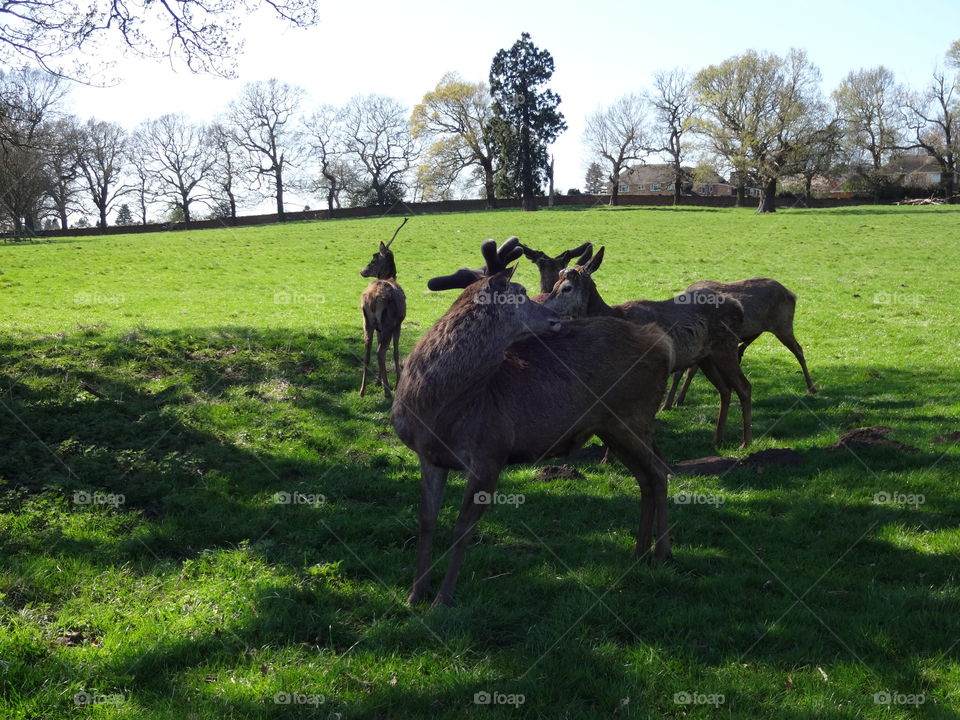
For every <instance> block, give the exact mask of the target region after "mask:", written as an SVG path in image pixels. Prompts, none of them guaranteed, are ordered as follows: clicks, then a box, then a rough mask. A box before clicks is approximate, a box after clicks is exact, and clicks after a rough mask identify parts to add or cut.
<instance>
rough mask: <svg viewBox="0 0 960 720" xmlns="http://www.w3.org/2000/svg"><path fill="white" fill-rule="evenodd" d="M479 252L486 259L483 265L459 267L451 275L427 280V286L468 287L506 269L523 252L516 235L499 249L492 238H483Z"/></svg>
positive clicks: (444, 288) (449, 288) (448, 288)
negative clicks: (471, 267)
mask: <svg viewBox="0 0 960 720" xmlns="http://www.w3.org/2000/svg"><path fill="white" fill-rule="evenodd" d="M480 252H481V254H482V255H483V259H484V260H486V261H487V264H486V265H485V266H484V267H482V268H480V269H479V270H471V269H470V268H460V269H459V270H457V271H456V272H455V273H453V274H451V275H441V276H439V277H435V278H431V279H430V280H428V281H427V287H428V288H430V289H431V290H452V289H454V288H458V289H463V288H465V287H468V286H470V285H472V284H473V283H475V282H476V281H477V280H480V279H482V278H485V277H489V276H490V275H495V274H496V273H498V272H502V271H503V270H506V269H507V265H509V264H510V263H512V262H513V261H514V260H516V259H517V258H518V257H520V256H521V255H522V254H523V247H522V246H521V245H520V238H518V237H511V238H509V239H507V240H505V241H504V242H503V245H501V246H500V248H499V249H498V248H497V243H496V242H495V241H494V240H484V241H483V243H482V244H481V245H480Z"/></svg>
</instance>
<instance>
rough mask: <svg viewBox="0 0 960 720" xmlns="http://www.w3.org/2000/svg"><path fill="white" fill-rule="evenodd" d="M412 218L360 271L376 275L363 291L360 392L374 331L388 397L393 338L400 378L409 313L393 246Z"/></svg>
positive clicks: (363, 274)
mask: <svg viewBox="0 0 960 720" xmlns="http://www.w3.org/2000/svg"><path fill="white" fill-rule="evenodd" d="M408 219H409V218H404V219H403V222H402V223H400V227H398V228H397V229H396V230H395V231H394V233H393V237H392V238H390V242H388V243H387V244H386V245H384V244H383V241H381V242H380V249H379V250H378V251H377V252H375V253H374V254H373V258H372V259H371V260H370V262H369V263H367V266H366V267H365V268H364V269H363V270H361V271H360V277H365V278H374V280H372V281H371V282H370V284H369V285H367V289H366V290H364V291H363V292H362V293H361V294H360V312H361V313H362V314H363V339H364V343H365V347H364V357H363V378H362V379H361V380H360V395H361V396H362V395H363V394H364V393H365V392H366V390H367V371H368V369H369V368H370V346H371V345H372V344H373V333H374V331H376V333H377V362H378V363H379V374H378V376H377V381H378V383H379V384H380V385H382V386H383V394H384V396H385V397H387V398H388V399H389V398H390V397H391V394H390V382H389V381H388V380H387V350H388V349H389V348H390V341H391V340H392V341H393V364H394V367H395V369H396V371H397V380H398V381H399V378H400V349H399V347H398V344H399V342H400V326H401V325H402V324H403V319H404V318H405V317H406V316H407V297H406V295H404V294H403V289H402V288H401V287H400V285H399V284H398V283H397V265H396V263H395V262H394V260H393V252H392V251H391V250H390V246H391V245H392V244H393V241H394V240H395V239H396V237H397V233H398V232H400V228H402V227H403V226H404V225H406V224H407V220H408Z"/></svg>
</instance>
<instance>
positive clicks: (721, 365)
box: [712, 352, 752, 448]
mask: <svg viewBox="0 0 960 720" xmlns="http://www.w3.org/2000/svg"><path fill="white" fill-rule="evenodd" d="M712 360H713V365H714V370H715V371H716V372H718V373H719V374H720V375H721V376H722V379H723V382H724V384H725V385H726V386H727V398H728V404H729V397H730V388H731V387H732V388H733V391H734V392H735V393H736V394H737V399H738V400H739V401H740V410H741V412H742V413H743V443H742V444H741V445H740V447H741V448H745V447H747V446H748V445H749V444H750V440H751V439H752V438H751V409H752V406H751V397H750V396H751V387H750V381H749V380H747V376H746V375H744V374H743V371H742V370H741V369H740V363H739V362H738V361H737V359H736V358H735V357H734V356H733V353H732V352H731V353H718V354H717V355H715V356H713V357H712ZM724 419H726V418H724Z"/></svg>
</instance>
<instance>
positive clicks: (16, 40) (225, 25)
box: [0, 0, 318, 82]
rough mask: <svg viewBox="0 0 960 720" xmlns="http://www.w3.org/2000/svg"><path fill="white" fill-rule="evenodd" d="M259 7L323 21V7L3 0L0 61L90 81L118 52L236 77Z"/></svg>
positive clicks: (300, 20) (225, 0)
mask: <svg viewBox="0 0 960 720" xmlns="http://www.w3.org/2000/svg"><path fill="white" fill-rule="evenodd" d="M260 6H265V7H270V8H273V10H274V11H275V12H276V14H277V15H278V16H279V17H280V18H282V19H283V20H285V21H287V22H289V23H290V24H291V25H294V26H299V27H308V26H311V25H314V24H316V22H317V20H318V14H317V2H316V0H262V2H258V1H257V0H176V2H170V1H169V0H160V2H157V1H156V0H89V1H88V2H79V1H78V0H3V2H0V61H6V62H8V63H9V64H11V65H13V64H18V61H19V62H22V61H24V60H26V61H28V62H30V63H32V64H34V65H35V66H37V67H39V68H41V69H43V70H44V71H46V72H48V73H50V74H53V75H58V76H63V77H69V78H71V79H74V80H82V81H84V82H89V79H90V77H91V76H94V77H101V76H102V73H103V70H104V68H105V67H109V66H110V65H111V63H105V62H104V60H103V51H104V50H107V49H110V48H111V47H112V48H114V49H116V50H123V51H131V52H133V53H134V54H136V55H139V56H141V57H147V58H154V59H156V60H164V61H167V62H175V63H181V64H183V65H185V66H186V67H187V68H189V69H190V70H191V71H194V72H209V73H214V74H217V75H222V76H228V77H229V76H232V75H233V68H234V63H235V59H236V57H237V55H238V54H239V53H240V51H241V50H242V48H243V41H242V40H237V39H236V36H237V33H238V31H239V29H240V26H241V21H240V17H241V16H242V15H243V14H245V13H248V12H250V11H252V10H254V9H256V8H257V7H260ZM89 60H93V61H94V62H93V63H92V64H91V63H90V62H88V61H89Z"/></svg>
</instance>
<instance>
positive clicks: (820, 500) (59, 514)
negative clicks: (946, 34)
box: [0, 207, 960, 720]
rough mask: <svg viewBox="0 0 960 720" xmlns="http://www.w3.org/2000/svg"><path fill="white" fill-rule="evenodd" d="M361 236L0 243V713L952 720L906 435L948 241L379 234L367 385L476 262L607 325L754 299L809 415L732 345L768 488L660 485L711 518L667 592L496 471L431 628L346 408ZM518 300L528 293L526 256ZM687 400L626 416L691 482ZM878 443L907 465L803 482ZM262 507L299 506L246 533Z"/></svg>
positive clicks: (711, 398) (597, 504)
mask: <svg viewBox="0 0 960 720" xmlns="http://www.w3.org/2000/svg"><path fill="white" fill-rule="evenodd" d="M397 223H398V220H397V218H382V219H375V220H360V221H333V222H318V223H294V224H289V225H282V226H270V227H256V228H244V229H237V230H223V231H200V232H193V233H175V234H146V235H129V236H109V237H102V238H84V239H62V240H55V241H51V242H42V243H36V244H21V245H4V246H0V272H2V274H0V308H2V310H3V312H2V315H0V448H2V451H0V717H3V718H44V719H47V718H55V719H59V718H68V717H69V718H74V717H95V718H171V719H173V718H176V719H178V720H179V719H182V718H197V719H198V720H205V719H207V718H287V717H291V718H298V717H321V718H334V717H342V718H422V717H430V718H437V719H440V718H463V717H478V718H498V717H503V718H520V717H531V718H607V717H618V718H619V717H626V718H633V717H636V718H646V717H651V718H660V717H670V718H687V717H709V716H723V717H736V718H759V717H764V718H767V717H769V718H811V719H812V718H823V717H844V718H907V717H931V718H954V717H957V716H958V711H957V708H958V707H960V602H958V601H960V587H958V582H960V578H958V570H960V564H958V560H960V553H958V551H960V522H958V521H960V490H958V487H957V479H958V474H960V473H958V465H960V463H958V459H960V448H958V447H957V446H956V445H954V444H951V443H950V442H947V443H945V444H933V443H932V440H933V439H934V438H935V437H936V436H938V435H942V434H945V433H949V432H953V431H955V430H960V373H958V371H957V368H958V366H960V330H958V326H957V317H958V312H957V308H958V307H960V289H958V283H957V277H958V272H960V245H958V242H957V238H958V237H960V208H954V207H939V208H926V207H924V208H874V207H865V208H851V209H837V210H829V211H814V210H809V211H783V212H778V213H777V214H775V215H772V216H755V215H754V214H753V213H752V212H751V211H746V210H744V211H735V210H707V209H692V208H686V209H679V210H673V209H668V208H623V209H597V210H572V209H570V210H556V211H543V212H538V213H530V214H523V213H519V212H512V211H505V212H494V213H478V214H462V215H459V214H453V215H436V216H428V217H416V218H414V219H413V220H411V222H410V223H408V225H407V227H406V228H404V230H403V231H402V233H401V234H400V236H399V237H398V239H397V241H396V243H395V244H394V249H395V251H396V256H397V264H398V267H399V272H400V277H399V279H400V281H401V283H402V284H403V286H404V288H405V290H406V293H407V298H408V319H407V323H406V325H405V330H404V334H403V337H402V342H401V345H402V352H403V353H406V352H408V351H409V349H410V348H411V347H412V345H413V343H414V342H415V341H416V339H417V337H418V336H419V335H420V334H421V333H422V332H423V331H424V330H425V329H426V328H427V327H429V326H430V324H431V323H433V322H434V321H435V320H436V318H437V317H438V316H439V315H440V314H441V313H442V312H443V311H444V310H445V309H446V308H447V307H448V306H449V304H450V302H451V301H452V299H453V296H452V294H450V293H445V294H436V295H435V294H430V293H428V292H427V291H426V289H425V281H426V279H427V278H429V277H430V276H432V275H434V274H438V273H446V272H450V271H452V270H453V269H455V268H457V267H461V266H464V265H467V266H474V267H475V266H478V265H480V264H481V261H480V258H479V254H478V245H479V241H480V240H482V239H484V238H486V237H494V238H497V239H503V238H505V237H507V236H508V235H511V234H517V235H519V236H520V237H521V239H522V240H524V241H525V242H528V243H530V244H531V245H533V246H534V247H537V248H539V249H544V250H546V251H548V252H551V253H555V252H557V251H559V250H561V249H563V248H566V247H570V246H572V245H575V244H579V243H580V242H582V241H584V240H591V241H593V242H594V243H595V244H596V245H598V246H599V245H601V244H603V245H606V246H607V259H606V261H605V263H604V267H603V268H602V270H601V271H600V272H599V273H598V274H597V280H598V283H599V285H600V287H601V289H602V291H603V292H604V295H605V297H606V299H607V300H608V301H609V302H611V303H613V302H620V301H624V300H628V299H633V298H638V297H646V298H664V297H668V296H670V295H671V294H672V293H674V292H676V291H679V290H681V289H682V288H684V287H685V286H686V285H687V284H688V283H689V282H691V281H693V280H695V279H701V278H711V279H716V280H731V279H737V278H742V277H750V276H755V275H766V276H772V277H775V278H777V279H779V280H780V281H781V282H783V283H784V284H785V285H787V286H788V287H790V288H791V289H793V290H794V291H795V292H796V293H797V294H798V295H799V298H800V300H799V306H798V312H797V321H796V330H797V336H798V338H799V340H800V342H801V343H802V344H803V346H804V348H805V351H806V355H807V360H808V364H809V367H810V370H811V373H812V375H813V378H814V381H815V382H816V383H817V385H818V387H819V388H820V392H819V394H818V395H817V396H816V397H813V398H811V397H807V396H805V395H803V394H802V393H803V389H804V386H803V381H802V377H801V376H800V375H799V369H798V367H797V365H796V363H795V362H794V360H793V357H792V356H791V355H790V354H789V352H788V351H787V350H786V349H785V348H783V347H782V346H780V345H779V343H777V341H776V340H775V339H773V338H772V337H770V336H764V337H763V338H761V339H760V340H758V341H757V342H756V343H754V345H753V346H751V348H750V350H749V351H748V353H747V355H746V357H745V359H744V369H745V372H746V373H747V374H748V376H749V378H750V380H751V382H752V383H753V388H754V437H755V443H754V446H753V447H751V448H750V451H755V450H762V449H766V448H773V447H790V448H796V449H798V450H800V451H801V452H802V453H803V461H802V463H801V465H800V466H798V467H785V468H768V469H766V470H765V471H763V472H757V471H756V470H751V469H740V470H736V471H734V472H731V473H728V474H726V475H723V476H721V477H709V478H693V477H676V478H674V479H673V481H672V484H671V489H670V493H671V495H674V496H676V495H678V494H680V493H682V492H686V493H694V494H699V495H701V496H706V497H707V498H708V499H710V500H711V501H712V503H711V504H676V503H675V504H672V505H671V524H672V530H671V534H672V536H673V538H674V556H675V561H674V562H673V563H672V564H670V565H669V566H667V567H661V568H656V569H650V568H648V567H646V566H644V565H637V564H635V562H634V560H633V558H632V555H631V552H632V548H633V538H632V532H633V531H634V529H635V527H636V523H637V520H638V517H639V492H638V490H637V489H636V486H635V483H634V481H633V479H632V478H631V477H630V476H629V475H628V474H627V473H626V472H625V471H624V469H623V468H622V467H620V466H619V465H617V464H614V465H612V466H609V467H607V466H600V465H592V464H585V465H583V466H582V467H581V470H582V471H583V473H584V475H585V479H583V480H577V481H574V480H559V481H555V482H552V483H540V482H536V481H534V480H533V476H534V474H535V472H536V468H534V467H530V466H519V467H514V468H510V469H509V470H508V471H506V472H505V473H504V474H503V476H502V478H501V484H500V490H501V491H502V492H505V493H521V494H523V496H524V502H523V504H522V505H520V506H518V507H513V506H506V505H505V506H495V507H494V508H493V509H491V511H490V512H488V513H487V515H486V516H485V518H484V520H483V522H482V524H481V530H480V532H479V533H478V536H477V539H476V540H475V542H474V546H473V547H472V548H471V549H470V551H469V552H468V553H467V556H466V561H465V563H464V567H463V573H462V575H461V581H460V584H459V587H458V597H457V602H456V604H455V606H454V607H452V608H448V609H441V610H437V611H433V612H429V611H427V610H426V609H424V608H413V609H411V608H408V607H406V606H405V604H404V602H403V601H404V598H405V597H406V593H407V590H408V586H409V583H410V581H411V579H412V573H413V549H414V544H415V537H416V506H417V501H418V478H417V463H416V458H415V456H414V455H413V454H412V453H411V452H410V451H409V450H407V449H406V448H405V447H404V446H403V445H402V444H400V443H399V441H398V440H397V439H396V437H395V436H394V434H393V432H392V429H391V427H390V425H389V421H388V418H389V405H388V404H387V403H386V402H385V401H384V400H383V398H382V396H381V395H380V394H379V393H378V392H374V393H373V394H372V395H368V396H367V397H366V398H360V397H359V396H358V393H357V388H358V386H359V380H360V367H359V361H358V354H359V353H360V351H361V349H362V345H361V341H360V317H359V311H358V309H357V304H358V296H359V293H360V291H361V290H362V288H363V287H364V286H365V282H366V281H364V280H362V279H361V278H360V277H359V275H358V271H359V269H360V268H361V267H362V266H363V265H364V264H365V263H366V261H367V260H368V259H369V256H370V255H371V254H372V252H373V251H374V250H375V248H376V243H377V241H378V240H380V239H386V238H389V236H390V234H391V233H392V232H393V230H394V228H395V227H396V225H397ZM518 278H519V279H520V281H521V282H524V283H525V284H526V285H527V286H528V288H530V289H534V288H535V287H536V285H537V280H536V274H535V269H534V267H533V265H532V264H530V263H528V262H526V261H523V262H522V263H521V265H520V270H519V273H518ZM716 405H717V403H716V398H715V395H714V394H713V392H712V391H711V390H710V389H709V388H708V386H707V385H706V384H705V382H704V381H703V379H702V378H700V379H698V381H697V382H695V384H694V388H693V390H692V391H691V394H690V397H689V399H688V404H687V406H685V407H683V408H679V409H675V410H671V411H668V412H665V413H662V415H661V419H662V420H663V424H662V425H660V426H659V428H658V437H659V439H660V440H661V445H662V447H663V449H664V451H665V453H666V455H667V456H668V458H670V459H671V460H681V459H686V458H694V457H701V456H705V455H710V454H714V453H715V452H716V449H715V448H713V447H712V445H711V438H712V425H713V421H714V416H715V412H716ZM734 406H735V411H734V412H733V413H732V417H731V420H730V426H729V427H728V437H730V438H731V439H732V438H736V437H737V436H738V434H739V432H738V430H737V424H738V423H739V412H738V411H737V409H736V404H734ZM877 424H885V425H889V426H891V427H893V428H894V429H895V433H894V437H895V438H896V439H897V440H900V441H902V442H904V443H908V444H910V445H913V446H915V447H916V448H917V450H916V451H914V452H906V451H901V450H894V449H882V448H880V449H873V450H865V451H862V452H857V453H853V452H850V451H846V450H829V449H826V446H828V445H830V444H831V443H833V442H835V441H836V440H837V438H838V436H839V434H840V433H841V432H842V431H844V430H847V429H850V428H853V427H857V426H863V425H877ZM732 444H735V443H732ZM722 450H723V452H725V453H727V454H731V453H735V452H736V451H734V450H732V445H731V447H725V448H723V449H722ZM740 454H744V453H740ZM462 488H463V482H462V479H460V478H459V477H454V478H453V479H452V480H451V484H450V487H449V488H448V490H447V495H446V503H445V505H444V508H443V510H442V513H441V527H440V530H439V533H438V539H437V546H436V548H435V557H438V558H439V557H440V555H441V553H443V552H444V551H445V550H446V547H447V543H448V541H449V533H450V528H451V526H452V523H453V520H454V518H455V515H456V508H457V506H458V504H459V500H460V497H459V496H460V493H461V492H462ZM294 492H296V493H301V494H302V495H303V496H304V497H305V498H306V499H307V500H312V501H315V502H309V503H297V504H277V503H276V502H274V495H275V493H294ZM881 492H886V493H899V494H901V495H904V496H905V495H914V496H916V495H923V500H924V502H923V503H922V504H918V505H916V504H878V503H875V502H874V497H875V495H876V494H877V493H881ZM89 498H96V499H97V500H99V501H101V502H97V503H86V504H85V503H82V502H78V500H84V499H89ZM121 500H122V502H121ZM442 567H443V562H442V561H441V563H440V569H442ZM482 692H488V693H499V694H500V695H498V696H497V699H498V700H503V701H507V700H517V699H518V698H517V697H516V696H517V695H522V696H523V700H524V702H523V704H522V705H519V706H515V705H508V704H503V703H500V704H490V705H482V704H476V703H475V702H474V696H475V694H476V693H482ZM78 693H88V694H89V696H90V697H92V698H93V699H94V700H95V701H96V702H94V703H92V704H90V705H78V704H77V702H76V701H75V699H74V698H75V696H76V695H77V694H78ZM278 693H279V695H278ZM283 693H287V694H286V695H284V694H283ZM678 693H688V694H689V697H693V699H694V700H696V702H692V703H689V704H684V703H681V702H677V699H678V698H679V699H681V700H682V699H683V698H684V697H685V696H682V695H680V696H678V695H677V694H678ZM878 693H879V694H882V693H890V694H891V696H892V702H891V703H890V704H884V703H878V702H876V701H875V696H876V695H877V694H878ZM919 695H922V697H923V703H922V704H919V705H914V704H907V703H908V701H910V700H915V699H916V696H919ZM720 696H722V700H723V702H722V703H721V702H720V699H721V697H720ZM879 697H880V698H881V699H883V696H882V695H881V696H879ZM276 699H279V700H285V699H289V700H290V702H288V703H280V702H277V701H276Z"/></svg>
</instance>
